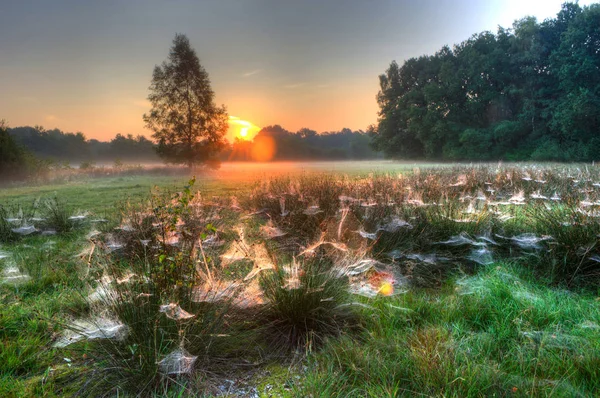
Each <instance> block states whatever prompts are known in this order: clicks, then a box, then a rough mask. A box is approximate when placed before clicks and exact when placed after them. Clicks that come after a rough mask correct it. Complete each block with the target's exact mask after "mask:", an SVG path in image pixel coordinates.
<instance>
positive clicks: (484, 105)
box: [369, 3, 600, 161]
mask: <svg viewBox="0 0 600 398" xmlns="http://www.w3.org/2000/svg"><path fill="white" fill-rule="evenodd" d="M379 82H380V91H379V93H378V95H377V102H378V104H379V108H380V110H379V117H378V122H377V124H376V125H374V126H371V127H370V128H369V131H370V132H371V134H373V136H374V138H373V146H374V148H375V149H378V150H381V151H383V153H384V154H385V156H386V157H389V158H399V159H428V160H449V161H464V160H481V161H485V160H508V161H522V160H533V161H594V160H598V159H600V151H598V148H600V135H599V134H598V132H599V129H600V4H593V5H591V6H588V7H581V6H579V5H578V4H575V3H565V4H563V6H562V9H561V11H560V12H559V13H558V15H557V16H556V17H555V18H553V19H547V20H545V21H543V22H541V23H540V22H538V21H537V20H536V18H534V17H526V18H523V19H521V20H518V21H516V22H515V23H514V24H513V27H512V29H505V28H501V27H500V28H498V31H497V33H496V34H493V33H491V32H482V33H478V34H475V35H473V36H471V37H470V38H469V39H468V40H465V41H463V42H462V43H460V44H457V45H455V46H453V47H452V48H450V47H449V46H444V47H442V48H441V49H440V50H439V51H438V52H437V53H435V54H434V55H423V56H421V57H418V58H411V59H409V60H407V61H405V62H404V63H403V64H402V65H399V64H398V63H396V62H395V61H394V62H392V63H391V64H390V66H389V68H388V69H387V71H386V72H385V73H384V74H382V75H381V76H380V77H379Z"/></svg>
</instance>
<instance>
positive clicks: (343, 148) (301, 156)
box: [221, 125, 379, 161]
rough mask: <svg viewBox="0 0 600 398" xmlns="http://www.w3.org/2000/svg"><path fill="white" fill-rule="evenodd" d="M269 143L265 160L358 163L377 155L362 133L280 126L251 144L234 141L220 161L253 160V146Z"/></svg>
mask: <svg viewBox="0 0 600 398" xmlns="http://www.w3.org/2000/svg"><path fill="white" fill-rule="evenodd" d="M266 138H268V139H270V140H272V143H273V154H272V157H271V158H270V159H269V160H344V159H348V160H350V159H352V160H360V159H374V158H377V157H378V156H379V154H378V153H377V152H376V151H375V150H373V149H372V148H371V145H370V144H371V137H370V136H369V134H367V133H366V132H364V131H362V130H358V131H352V130H350V129H348V128H343V129H342V130H340V131H326V132H322V133H317V132H316V131H315V130H311V129H309V128H302V129H300V130H298V131H296V132H291V131H288V130H286V129H285V128H283V127H281V126H280V125H273V126H267V127H264V128H262V129H261V130H260V131H259V132H258V134H257V135H256V136H255V137H254V138H253V140H251V141H248V140H242V139H236V140H235V141H234V142H233V143H232V144H231V145H230V146H228V148H227V149H226V150H225V151H224V152H223V154H222V156H221V158H222V159H223V160H237V161H246V160H255V159H253V156H252V150H253V146H255V145H257V144H258V145H260V142H261V141H262V140H264V139H266Z"/></svg>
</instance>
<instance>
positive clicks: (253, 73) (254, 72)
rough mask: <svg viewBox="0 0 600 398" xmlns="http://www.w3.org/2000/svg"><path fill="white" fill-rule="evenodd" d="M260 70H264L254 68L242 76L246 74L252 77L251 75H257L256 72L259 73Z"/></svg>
mask: <svg viewBox="0 0 600 398" xmlns="http://www.w3.org/2000/svg"><path fill="white" fill-rule="evenodd" d="M260 72H262V69H254V70H251V71H250V72H246V73H244V74H243V75H242V76H244V77H250V76H253V75H256V74H258V73H260Z"/></svg>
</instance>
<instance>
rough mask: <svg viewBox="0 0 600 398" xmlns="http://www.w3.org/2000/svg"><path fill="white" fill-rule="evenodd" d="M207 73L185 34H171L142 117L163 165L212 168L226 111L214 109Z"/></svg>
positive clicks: (220, 145)
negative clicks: (165, 58)
mask: <svg viewBox="0 0 600 398" xmlns="http://www.w3.org/2000/svg"><path fill="white" fill-rule="evenodd" d="M214 96H215V93H214V92H213V91H212V89H211V88H210V80H209V78H208V73H206V71H205V70H204V68H203V67H202V65H200V60H199V59H198V56H197V55H196V51H194V49H193V48H192V47H191V46H190V41H189V40H188V38H187V37H186V36H185V35H182V34H176V35H175V39H174V40H173V46H172V47H171V51H170V53H169V58H168V60H167V61H165V62H163V64H162V65H161V66H158V65H157V66H155V67H154V72H153V74H152V83H151V85H150V94H149V95H148V100H149V101H150V103H151V104H152V109H151V110H150V113H147V114H144V121H145V122H146V127H147V128H149V129H150V130H152V131H153V132H154V134H153V135H152V137H153V138H154V139H156V140H157V141H158V148H157V152H158V155H159V156H160V157H161V158H163V159H164V160H165V161H166V162H168V163H180V164H187V165H188V167H190V168H191V167H193V166H194V165H197V164H206V165H208V166H211V167H218V164H219V163H218V160H217V159H216V155H217V154H218V153H219V152H220V151H221V150H222V149H223V148H224V147H225V145H226V142H225V139H224V136H225V133H226V132H227V128H228V124H227V120H228V117H227V111H226V110H225V107H224V106H221V107H217V106H216V105H215V102H214Z"/></svg>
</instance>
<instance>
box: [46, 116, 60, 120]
mask: <svg viewBox="0 0 600 398" xmlns="http://www.w3.org/2000/svg"><path fill="white" fill-rule="evenodd" d="M44 120H45V121H47V122H57V121H59V120H60V118H59V117H58V116H56V115H46V116H44Z"/></svg>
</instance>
